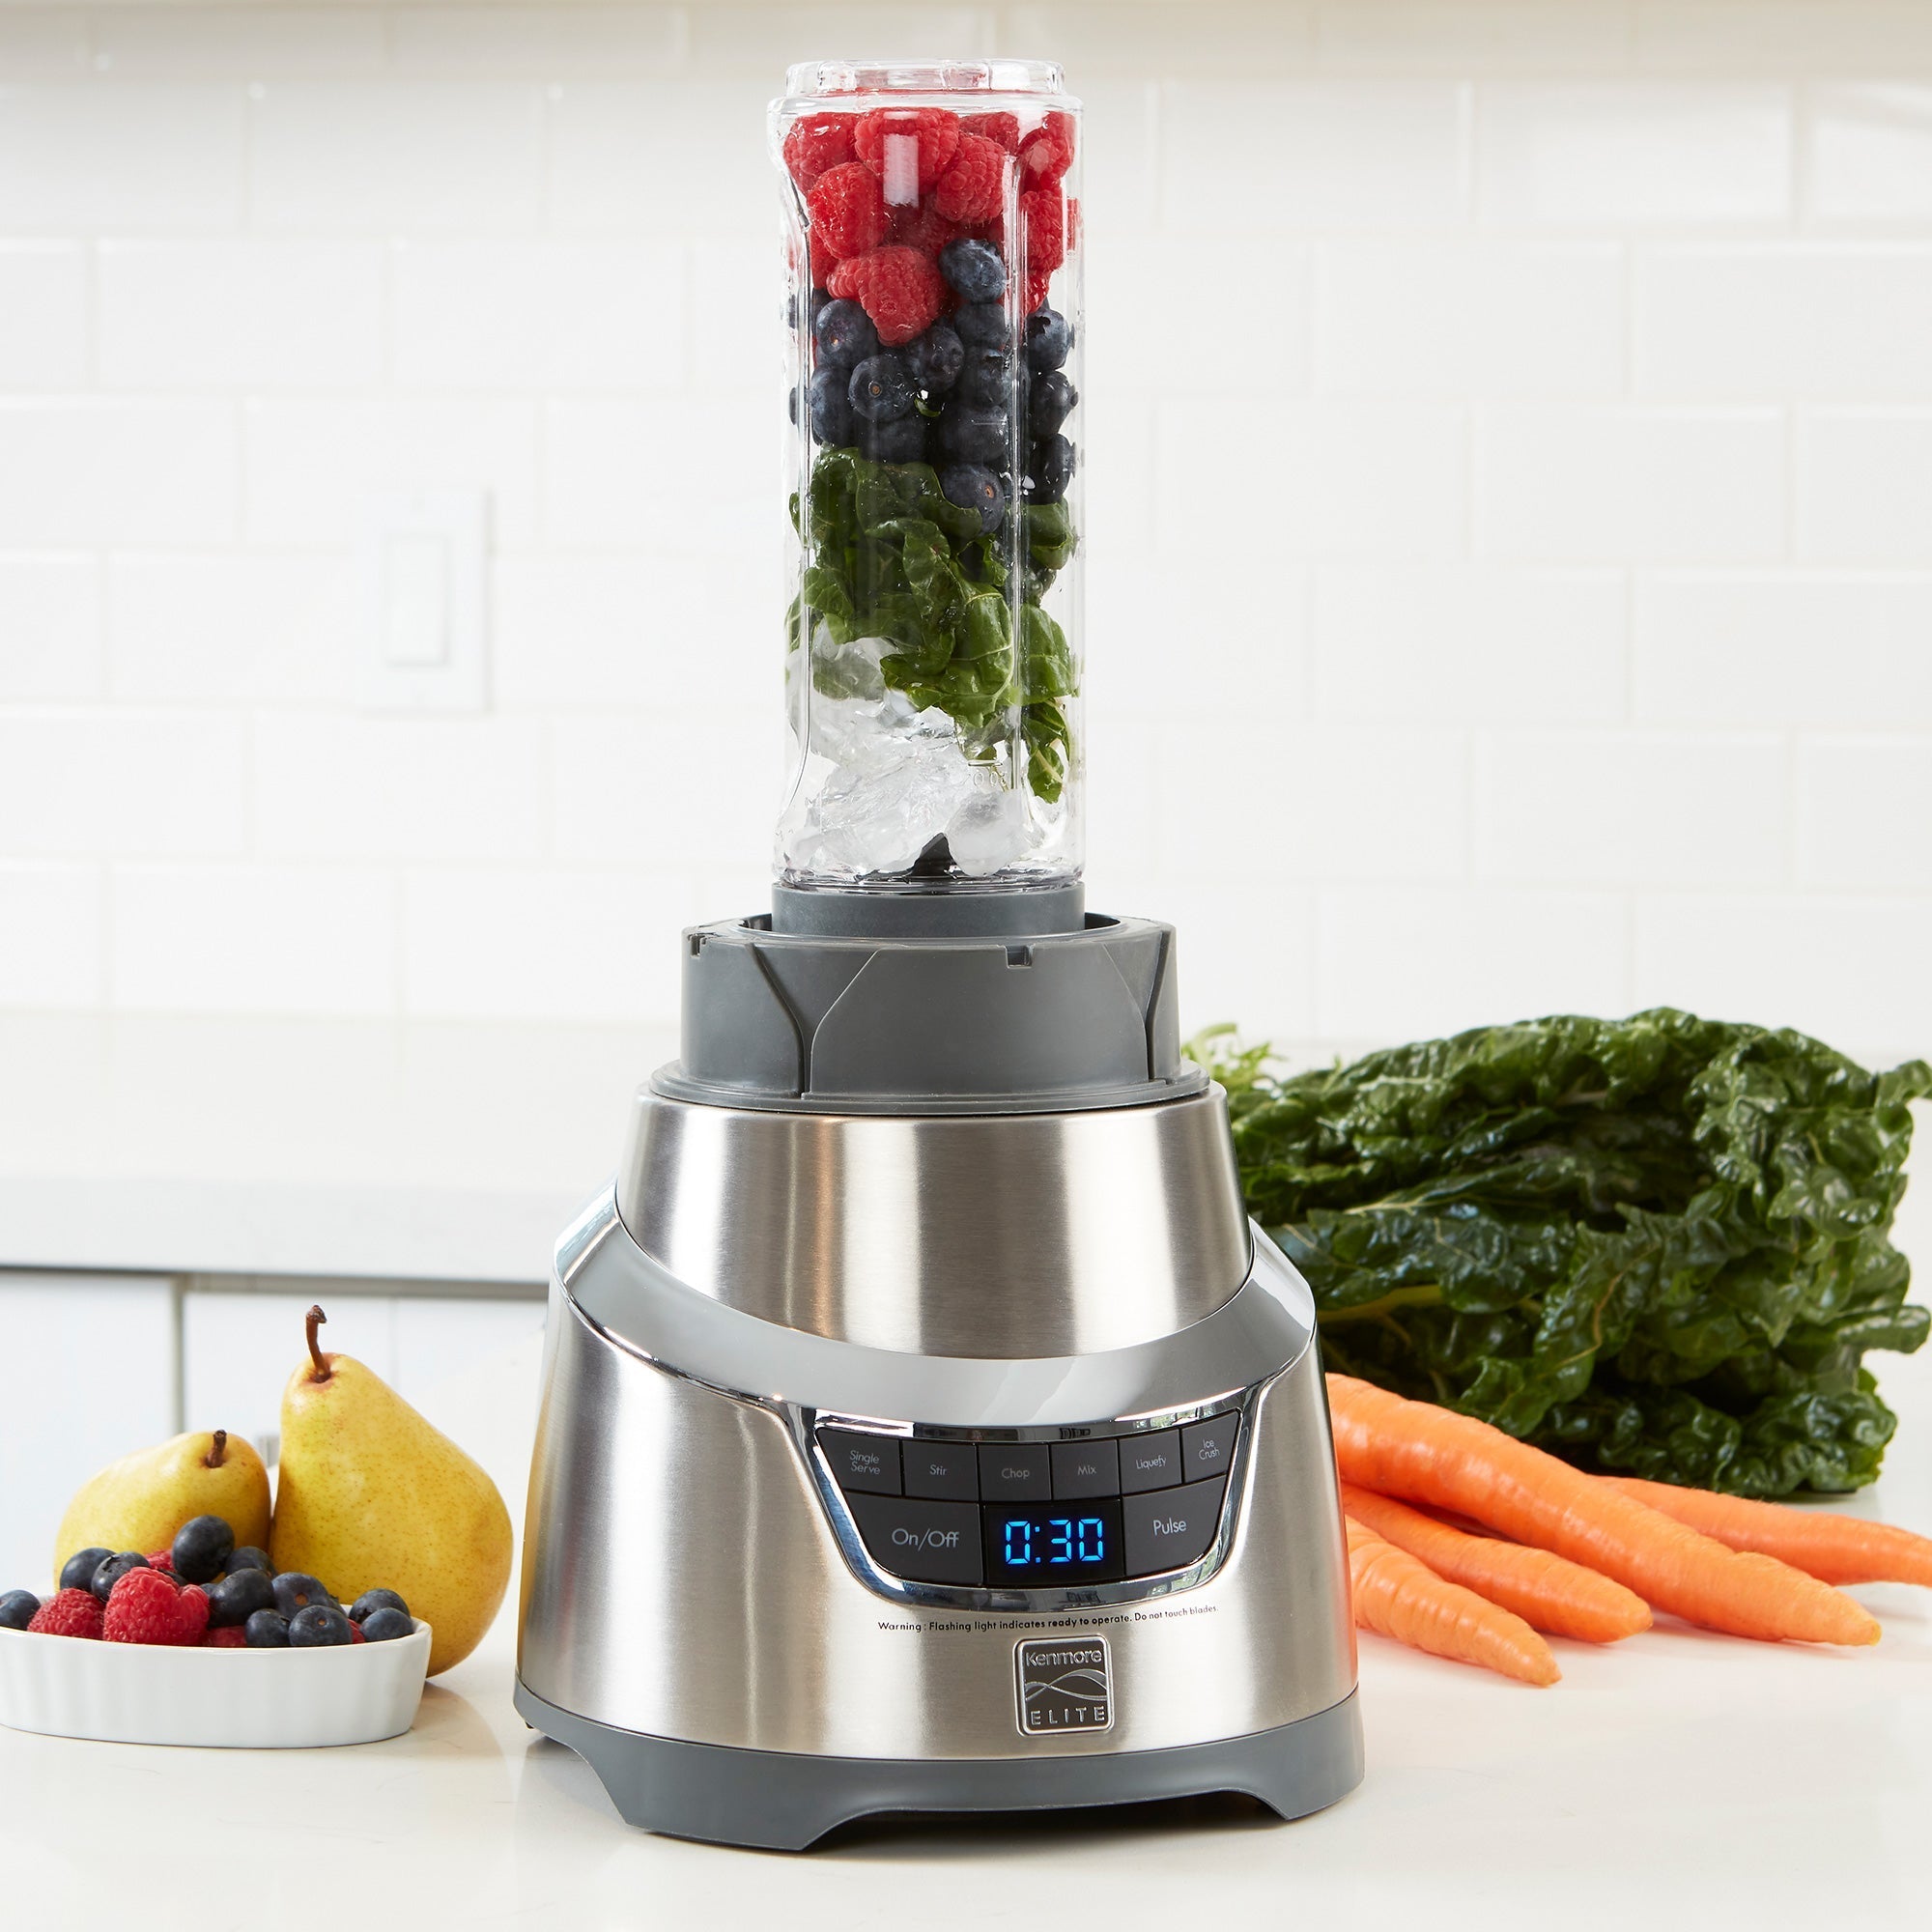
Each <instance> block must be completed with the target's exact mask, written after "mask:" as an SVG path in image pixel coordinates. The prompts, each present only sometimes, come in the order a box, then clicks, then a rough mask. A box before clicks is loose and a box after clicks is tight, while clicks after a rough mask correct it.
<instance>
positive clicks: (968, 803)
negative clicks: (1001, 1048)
mask: <svg viewBox="0 0 1932 1932" xmlns="http://www.w3.org/2000/svg"><path fill="white" fill-rule="evenodd" d="M771 141H772V147H773V151H774V155H775V157H776V159H777V161H778V163H779V166H780V169H781V175H782V180H783V195H784V211H785V217H784V251H785V269H786V276H787V300H786V304H785V311H784V312H785V316H786V344H787V347H786V355H787V366H788V389H789V395H790V417H791V424H792V427H791V432H790V439H789V443H788V458H787V469H788V473H789V476H790V479H791V493H792V494H791V511H792V524H793V528H794V531H795V533H796V542H795V545H794V547H793V551H792V568H793V571H794V578H795V581H794V583H793V596H792V600H791V606H790V610H789V611H788V613H787V616H786V623H785V640H786V658H785V683H786V713H787V722H788V726H789V729H788V747H787V753H788V755H787V768H786V775H785V787H784V803H783V808H782V811H781V817H780V821H779V828H778V838H777V853H776V869H777V873H778V878H779V882H780V884H781V886H784V887H788V888H793V889H805V890H810V889H812V888H821V889H825V888H829V889H833V890H837V891H839V892H842V893H850V892H853V891H866V892H869V891H878V892H884V893H945V892H971V893H985V892H1010V891H1027V890H1038V889H1055V888H1059V889H1065V888H1067V887H1072V886H1075V885H1077V883H1078V881H1079V877H1080V870H1081V859H1082V852H1081V844H1082V811H1081V804H1082V800H1081V793H1082V785H1083V774H1082V752H1083V746H1082V741H1081V735H1080V717H1079V697H1080V645H1081V639H1080V598H1079V572H1080V566H1079V563H1078V561H1077V551H1078V541H1079V526H1080V462H1079V444H1080V419H1079V415H1078V405H1079V400H1080V388H1079V384H1080V336H1081V321H1082V318H1081V304H1080V284H1081V272H1080V270H1081V264H1080V247H1079V241H1080V234H1079V227H1080V223H1079V208H1080V204H1079V199H1078V176H1079V164H1080V147H1081V140H1080V109H1079V103H1078V102H1077V101H1075V100H1072V99H1069V98H1068V97H1067V96H1065V94H1063V93H1062V92H1061V76H1060V70H1059V68H1058V67H1056V66H1054V65H1052V64H1051V63H1047V62H1038V61H984V62H956V63H943V64H942V63H932V64H906V65H898V64H888V65H878V66H864V65H856V64H851V63H842V62H813V63H810V64H809V65H806V66H802V67H797V68H794V69H792V70H791V71H790V73H789V74H788V75H787V77H786V90H785V97H784V99H781V100H780V101H777V102H775V103H774V106H773V109H772V117H771Z"/></svg>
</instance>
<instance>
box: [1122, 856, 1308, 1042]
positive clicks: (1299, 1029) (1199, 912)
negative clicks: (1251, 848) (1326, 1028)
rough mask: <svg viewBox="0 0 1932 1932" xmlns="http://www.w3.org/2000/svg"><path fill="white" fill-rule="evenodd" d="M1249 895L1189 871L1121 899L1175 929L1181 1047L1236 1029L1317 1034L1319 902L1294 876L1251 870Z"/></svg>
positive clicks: (1269, 1034)
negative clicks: (1211, 1030) (1214, 1030)
mask: <svg viewBox="0 0 1932 1932" xmlns="http://www.w3.org/2000/svg"><path fill="white" fill-rule="evenodd" d="M1248 887H1249V889H1248V890H1245V891H1243V890H1241V889H1239V888H1234V889H1231V888H1230V886H1229V885H1228V884H1227V883H1226V882H1225V881H1223V880H1219V879H1214V878H1204V877H1202V876H1200V875H1199V874H1198V873H1195V872H1191V871H1189V872H1182V873H1176V874H1171V875H1169V876H1167V877H1165V878H1162V879H1160V880H1159V881H1158V882H1157V883H1152V882H1151V883H1150V884H1149V885H1148V886H1147V887H1145V888H1143V889H1141V890H1139V891H1132V892H1128V893H1125V894H1123V895H1122V896H1121V897H1120V899H1119V900H1118V901H1116V902H1117V903H1119V904H1120V905H1121V906H1122V908H1123V909H1124V910H1127V911H1132V912H1139V913H1145V914H1147V915H1149V916H1150V917H1151V918H1154V919H1159V920H1164V921H1166V922H1167V923H1169V924H1171V925H1172V926H1174V927H1175V929H1176V932H1177V934H1178V938H1177V940H1176V951H1175V982H1176V986H1177V989H1178V991H1179V1007H1180V1037H1181V1038H1182V1039H1186V1038H1188V1037H1191V1036H1192V1035H1194V1034H1197V1033H1199V1032H1200V1031H1201V1030H1202V1029H1203V1028H1205V1027H1211V1026H1220V1025H1223V1024H1224V1023H1226V1022H1229V1021H1233V1022H1234V1023H1235V1024H1236V1025H1237V1026H1239V1027H1240V1028H1241V1030H1242V1032H1243V1034H1244V1035H1245V1036H1246V1037H1248V1038H1250V1039H1270V1038H1283V1037H1289V1036H1291V1035H1294V1036H1300V1037H1307V1035H1308V1034H1310V1033H1311V1032H1312V1031H1313V1030H1314V1027H1313V1021H1314V1013H1315V900H1314V896H1313V895H1312V894H1310V893H1307V892H1305V891H1303V890H1302V889H1301V888H1300V886H1299V884H1298V883H1297V882H1296V881H1295V880H1294V879H1293V876H1292V875H1291V874H1290V873H1289V872H1288V871H1287V870H1286V869H1284V870H1281V871H1259V872H1254V871H1251V873H1250V875H1249V880H1248Z"/></svg>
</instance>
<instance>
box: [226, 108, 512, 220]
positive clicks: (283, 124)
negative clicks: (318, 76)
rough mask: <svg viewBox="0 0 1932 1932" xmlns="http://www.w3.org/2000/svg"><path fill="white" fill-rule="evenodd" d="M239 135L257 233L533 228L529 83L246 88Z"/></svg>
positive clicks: (252, 217) (252, 216) (251, 210)
mask: <svg viewBox="0 0 1932 1932" xmlns="http://www.w3.org/2000/svg"><path fill="white" fill-rule="evenodd" d="M248 126H249V182H250V194H249V209H250V216H251V221H252V224H253V225H254V226H256V227H258V228H265V229H279V230H284V231H287V230H306V231H311V232H319V233H330V234H334V233H341V232H344V231H348V232H351V233H361V234H369V233H374V234H378V235H381V234H414V233H431V234H434V233H446V232H448V231H451V230H461V231H472V232H473V231H483V232H490V233H504V232H507V233H511V234H517V233H525V232H528V231H531V230H533V229H534V228H535V227H536V223H537V211H538V207H539V204H540V201H541V192H542V175H543V95H542V91H541V89H539V88H538V87H536V86H534V85H532V84H530V83H528V82H519V83H512V82H496V81H476V82H471V83H469V84H468V85H465V86H461V87H458V86H451V85H448V84H446V83H437V82H430V81H407V80H342V81H310V80H307V79H297V80H287V81H270V82H268V83H267V84H266V85H263V86H260V87H258V88H255V89H253V90H251V98H250V100H249V115H248Z"/></svg>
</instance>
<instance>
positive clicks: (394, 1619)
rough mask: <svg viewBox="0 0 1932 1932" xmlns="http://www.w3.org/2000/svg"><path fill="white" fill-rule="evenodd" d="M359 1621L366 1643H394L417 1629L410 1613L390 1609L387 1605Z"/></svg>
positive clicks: (372, 1611)
mask: <svg viewBox="0 0 1932 1932" xmlns="http://www.w3.org/2000/svg"><path fill="white" fill-rule="evenodd" d="M359 1621H360V1623H361V1625H362V1640H363V1642H365V1643H393V1642H394V1641H395V1639H396V1638H397V1637H399V1636H408V1635H409V1634H411V1633H412V1631H413V1630H414V1629H415V1627H416V1626H415V1620H414V1618H412V1616H411V1615H410V1613H409V1611H407V1610H394V1609H390V1608H388V1607H387V1606H386V1605H385V1606H384V1608H382V1609H380V1610H371V1611H370V1612H369V1614H368V1615H367V1616H366V1617H363V1618H361V1619H359Z"/></svg>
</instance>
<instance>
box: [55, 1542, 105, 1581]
mask: <svg viewBox="0 0 1932 1932" xmlns="http://www.w3.org/2000/svg"><path fill="white" fill-rule="evenodd" d="M113 1554H114V1552H113V1550H111V1549H103V1548H99V1546H98V1545H97V1546H96V1547H95V1548H92V1549H76V1550H75V1551H74V1552H73V1554H72V1555H71V1556H70V1557H69V1558H68V1559H67V1561H66V1562H65V1563H63V1564H62V1565H61V1579H60V1586H61V1588H62V1589H63V1590H85V1589H86V1588H87V1587H88V1586H89V1585H90V1584H91V1583H92V1582H93V1581H94V1573H95V1572H96V1571H97V1570H99V1568H100V1566H101V1565H102V1564H103V1563H105V1562H106V1561H107V1559H108V1558H109V1557H110V1556H112V1555H113Z"/></svg>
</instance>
